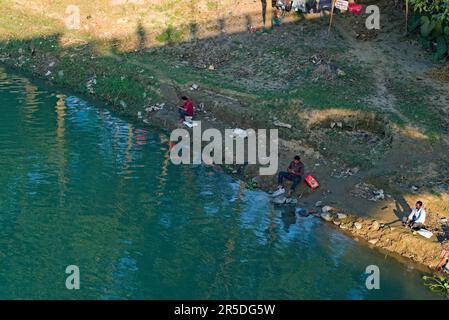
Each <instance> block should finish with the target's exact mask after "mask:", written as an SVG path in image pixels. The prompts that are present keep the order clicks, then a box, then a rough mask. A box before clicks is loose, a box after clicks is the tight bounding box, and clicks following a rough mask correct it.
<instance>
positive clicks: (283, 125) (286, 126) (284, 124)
mask: <svg viewBox="0 0 449 320" xmlns="http://www.w3.org/2000/svg"><path fill="white" fill-rule="evenodd" d="M273 124H274V125H275V126H276V127H283V128H288V129H291V128H292V125H291V124H288V123H285V122H281V121H279V120H276V121H274V122H273Z"/></svg>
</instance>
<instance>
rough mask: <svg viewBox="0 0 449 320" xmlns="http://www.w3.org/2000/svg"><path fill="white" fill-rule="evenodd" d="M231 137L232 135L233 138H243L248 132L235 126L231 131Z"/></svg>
mask: <svg viewBox="0 0 449 320" xmlns="http://www.w3.org/2000/svg"><path fill="white" fill-rule="evenodd" d="M231 137H233V138H237V137H238V138H243V139H245V138H247V137H248V132H246V130H243V129H240V128H237V129H234V131H232V135H231Z"/></svg>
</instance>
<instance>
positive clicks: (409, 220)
mask: <svg viewBox="0 0 449 320" xmlns="http://www.w3.org/2000/svg"><path fill="white" fill-rule="evenodd" d="M402 222H403V224H404V226H405V227H410V228H412V229H421V228H422V227H424V223H425V222H426V211H425V210H424V208H423V203H422V201H417V202H416V205H415V208H413V210H412V212H410V214H409V215H408V216H405V217H403V218H402Z"/></svg>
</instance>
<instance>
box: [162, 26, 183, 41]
mask: <svg viewBox="0 0 449 320" xmlns="http://www.w3.org/2000/svg"><path fill="white" fill-rule="evenodd" d="M183 38H184V32H183V31H182V30H179V29H176V28H175V27H173V25H171V24H170V25H169V26H168V27H167V29H165V31H163V32H161V33H160V34H158V35H157V36H156V40H157V41H159V42H163V43H168V44H172V43H176V42H180V41H181V40H182V39H183Z"/></svg>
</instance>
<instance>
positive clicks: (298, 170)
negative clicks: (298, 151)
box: [273, 155, 304, 197]
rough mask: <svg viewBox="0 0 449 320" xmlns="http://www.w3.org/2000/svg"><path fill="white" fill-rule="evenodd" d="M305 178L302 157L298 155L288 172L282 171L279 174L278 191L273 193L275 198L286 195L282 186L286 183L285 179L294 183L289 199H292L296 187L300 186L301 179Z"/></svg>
mask: <svg viewBox="0 0 449 320" xmlns="http://www.w3.org/2000/svg"><path fill="white" fill-rule="evenodd" d="M303 176H304V164H303V163H302V162H301V157H300V156H298V155H296V156H295V157H294V159H293V161H292V162H290V165H289V166H288V169H287V171H281V172H279V174H278V189H277V190H276V191H275V192H274V193H273V197H278V196H280V195H281V194H284V193H285V189H284V187H283V185H282V183H283V182H284V178H285V179H287V180H290V181H292V185H291V187H290V190H289V192H288V197H291V195H292V194H293V192H294V191H295V189H296V187H297V186H298V184H299V182H300V181H301V178H302V177H303Z"/></svg>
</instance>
